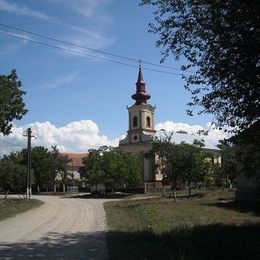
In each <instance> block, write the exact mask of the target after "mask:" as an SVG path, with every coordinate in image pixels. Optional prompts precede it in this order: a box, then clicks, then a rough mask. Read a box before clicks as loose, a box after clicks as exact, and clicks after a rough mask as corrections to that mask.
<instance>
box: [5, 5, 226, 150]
mask: <svg viewBox="0 0 260 260" xmlns="http://www.w3.org/2000/svg"><path fill="white" fill-rule="evenodd" d="M152 11H153V9H152V8H151V7H148V6H145V7H141V6H139V1H138V0H73V1H71V0H40V1H35V0H24V1H18V0H0V24H1V25H0V74H5V75H6V74H8V73H10V71H11V70H12V69H16V72H17V75H18V78H19V79H20V80H21V82H22V89H23V90H25V91H26V95H25V96H24V100H25V103H26V107H27V109H28V110H29V112H28V113H27V114H26V115H25V116H24V117H23V118H22V120H20V121H14V127H13V132H12V134H11V135H9V136H7V137H4V136H0V155H1V154H3V153H8V152H10V151H12V150H16V149H22V148H25V147H26V138H25V137H24V136H23V135H24V134H25V131H26V129H27V128H28V127H31V128H32V131H33V134H34V135H35V137H36V138H35V139H33V140H32V144H33V145H44V146H47V147H50V146H51V145H54V144H56V145H57V146H58V148H59V149H60V150H61V151H67V152H86V151H87V150H88V149H90V148H97V147H99V146H100V145H113V146H117V145H118V141H119V140H120V139H122V138H123V137H124V136H125V134H126V131H127V130H128V112H127V109H126V106H131V105H132V104H133V103H134V101H133V100H132V99H131V95H132V94H133V93H134V92H135V83H136V80H137V74H138V60H139V59H140V60H142V62H141V65H142V67H143V75H144V80H145V82H146V90H147V92H149V93H150V94H151V96H152V98H151V99H150V100H149V103H150V104H152V105H156V112H155V120H156V122H157V124H156V129H157V130H159V129H165V130H167V131H177V130H185V131H187V132H188V133H191V134H192V133H196V132H197V131H198V130H201V129H205V130H208V129H209V130H210V131H209V135H208V136H207V137H205V138H206V139H207V140H208V141H210V142H211V143H212V144H217V142H218V140H219V139H223V138H224V137H225V136H226V134H225V133H223V132H222V131H220V130H216V129H214V128H213V127H210V122H211V121H212V116H209V115H196V114H195V115H194V116H193V117H190V116H188V115H187V113H186V109H187V108H188V107H187V105H186V104H187V102H189V101H190V94H189V93H188V92H187V91H186V90H185V89H184V81H183V80H182V78H181V73H182V72H181V71H180V70H178V69H180V67H181V65H183V64H184V60H182V59H181V60H179V61H175V60H174V57H173V56H170V57H169V58H168V59H167V60H166V61H165V63H164V65H165V66H170V67H173V68H175V69H167V68H164V67H156V66H152V65H148V64H145V62H150V63H154V64H160V59H161V58H162V57H161V54H160V51H161V50H162V49H159V48H157V47H156V40H157V38H158V36H156V35H153V34H151V33H149V32H148V30H149V27H148V23H149V22H152V21H153V14H152ZM3 25H5V26H3ZM6 25H7V26H11V27H15V28H17V29H19V30H16V29H13V28H10V27H6ZM25 31H27V32H25ZM28 32H33V33H36V34H41V35H44V36H46V37H49V38H55V39H57V40H59V41H63V42H68V43H71V44H74V45H68V44H65V43H61V42H57V41H56V42H55V41H53V40H50V39H47V38H41V37H39V36H36V35H33V34H30V33H28ZM36 42H38V43H36ZM39 42H40V43H39ZM46 45H48V46H46ZM50 45H51V46H50ZM53 46H54V47H53ZM79 46H82V47H79ZM106 53H110V54H114V55H117V56H123V57H128V58H130V60H126V59H121V58H119V57H115V56H111V55H107V54H106ZM97 57H99V58H97ZM111 60H113V61H111ZM122 63H124V64H122ZM125 63H126V64H125ZM146 68H147V69H146ZM150 69H152V70H150ZM176 69H177V70H176ZM154 70H162V71H164V72H170V73H162V72H157V71H154Z"/></svg>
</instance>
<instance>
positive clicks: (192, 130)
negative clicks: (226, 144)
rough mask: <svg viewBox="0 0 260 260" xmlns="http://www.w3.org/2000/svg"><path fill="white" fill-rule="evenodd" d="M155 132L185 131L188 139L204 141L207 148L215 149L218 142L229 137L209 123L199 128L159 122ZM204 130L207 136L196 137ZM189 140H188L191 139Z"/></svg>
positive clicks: (184, 124)
mask: <svg viewBox="0 0 260 260" xmlns="http://www.w3.org/2000/svg"><path fill="white" fill-rule="evenodd" d="M155 128H156V130H162V129H163V130H165V131H166V132H172V131H173V132H177V131H180V130H182V131H185V132H187V133H188V134H189V136H190V137H192V138H193V139H204V141H205V142H206V145H207V146H208V147H209V148H213V147H215V146H216V145H217V144H218V142H219V140H223V139H225V138H229V137H230V136H231V135H230V134H229V133H227V132H224V131H223V130H218V129H216V128H215V127H214V125H212V124H211V123H210V122H209V123H207V125H206V126H201V125H190V124H187V123H176V122H173V121H165V122H160V123H158V124H156V126H155ZM201 130H205V131H207V132H208V134H207V135H198V131H201ZM175 136H176V138H179V137H181V136H183V138H184V139H187V140H188V139H189V138H186V137H185V135H179V136H177V135H175ZM192 138H190V139H192ZM179 141H182V140H177V142H179ZM183 141H185V140H183Z"/></svg>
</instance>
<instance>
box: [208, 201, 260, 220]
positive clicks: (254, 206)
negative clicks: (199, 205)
mask: <svg viewBox="0 0 260 260" xmlns="http://www.w3.org/2000/svg"><path fill="white" fill-rule="evenodd" d="M203 205H206V206H213V207H219V208H224V209H229V210H234V211H237V212H240V213H252V214H253V215H255V216H260V204H259V203H257V202H238V201H234V200H225V199H219V201H218V202H216V203H211V204H203Z"/></svg>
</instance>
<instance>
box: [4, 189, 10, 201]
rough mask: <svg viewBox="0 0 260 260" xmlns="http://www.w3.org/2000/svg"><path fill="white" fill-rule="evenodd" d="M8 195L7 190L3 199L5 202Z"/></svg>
mask: <svg viewBox="0 0 260 260" xmlns="http://www.w3.org/2000/svg"><path fill="white" fill-rule="evenodd" d="M8 194H9V190H7V191H6V193H5V197H4V200H6V198H7V196H8Z"/></svg>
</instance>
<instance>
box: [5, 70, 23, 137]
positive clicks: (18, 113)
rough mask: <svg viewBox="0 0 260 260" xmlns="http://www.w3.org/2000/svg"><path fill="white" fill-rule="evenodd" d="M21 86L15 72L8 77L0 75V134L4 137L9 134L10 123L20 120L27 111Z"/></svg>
mask: <svg viewBox="0 0 260 260" xmlns="http://www.w3.org/2000/svg"><path fill="white" fill-rule="evenodd" d="M21 86H22V84H21V81H19V80H18V78H17V75H16V71H15V70H12V71H11V73H10V75H7V76H5V75H0V132H1V133H3V134H4V135H8V134H10V132H11V128H12V121H13V120H14V119H17V120H20V119H21V118H22V117H23V116H24V115H25V114H26V113H27V111H28V110H27V109H25V103H24V102H23V95H24V94H25V92H24V91H22V90H21Z"/></svg>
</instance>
